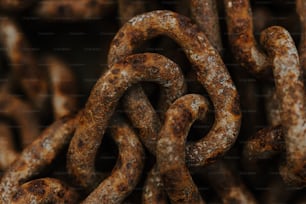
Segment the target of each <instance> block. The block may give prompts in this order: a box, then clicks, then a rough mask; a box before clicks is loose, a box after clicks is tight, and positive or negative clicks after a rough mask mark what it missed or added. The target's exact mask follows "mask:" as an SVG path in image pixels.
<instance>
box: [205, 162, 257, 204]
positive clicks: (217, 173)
mask: <svg viewBox="0 0 306 204" xmlns="http://www.w3.org/2000/svg"><path fill="white" fill-rule="evenodd" d="M205 177H206V179H207V180H208V181H209V182H210V184H211V185H212V186H213V188H214V189H215V191H216V192H217V194H218V195H219V197H220V199H221V200H222V203H225V204H230V203H237V204H239V203H240V204H244V203H248V204H255V203H257V201H256V199H255V198H254V196H253V195H252V193H251V192H250V191H249V190H248V188H247V187H246V185H245V184H244V183H243V181H242V180H241V178H240V177H239V174H238V173H236V172H235V171H234V170H232V169H231V168H230V166H228V165H227V164H226V163H224V162H222V161H219V162H217V163H215V164H212V165H210V166H207V167H206V168H205Z"/></svg>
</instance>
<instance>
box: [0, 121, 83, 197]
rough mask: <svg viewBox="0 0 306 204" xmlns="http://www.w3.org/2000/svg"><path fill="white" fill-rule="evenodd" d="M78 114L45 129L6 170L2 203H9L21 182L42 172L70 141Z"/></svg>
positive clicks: (1, 188) (2, 182)
mask: <svg viewBox="0 0 306 204" xmlns="http://www.w3.org/2000/svg"><path fill="white" fill-rule="evenodd" d="M77 121H78V116H75V117H72V118H67V117H66V118H62V119H60V120H58V121H56V122H54V123H53V124H52V125H51V126H49V127H48V128H47V129H45V130H44V131H43V132H42V134H41V135H40V137H38V138H37V139H36V140H35V141H33V143H31V145H29V146H27V147H26V148H25V149H24V150H23V151H22V153H21V154H20V156H19V157H18V159H17V160H15V162H14V163H13V164H12V165H11V166H10V167H9V168H8V169H7V170H6V172H5V173H4V175H3V177H2V179H1V182H0V194H1V197H0V199H1V200H0V203H9V201H10V200H11V199H12V196H13V195H14V194H15V193H16V192H17V191H18V187H19V185H20V184H22V183H24V182H25V181H27V180H29V179H31V178H32V177H33V176H36V175H37V174H38V173H40V172H41V171H42V170H43V169H44V168H46V166H48V165H50V163H51V162H52V161H53V160H54V158H55V157H56V156H57V155H58V153H59V152H60V151H61V150H62V148H63V147H64V146H65V145H67V143H69V141H70V139H71V137H72V133H73V131H74V130H75V127H76V124H77Z"/></svg>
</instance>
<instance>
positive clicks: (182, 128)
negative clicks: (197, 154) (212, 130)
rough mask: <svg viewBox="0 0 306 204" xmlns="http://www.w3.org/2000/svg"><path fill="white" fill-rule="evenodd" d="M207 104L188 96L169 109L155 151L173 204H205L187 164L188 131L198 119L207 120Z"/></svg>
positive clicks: (190, 95) (199, 97)
mask: <svg viewBox="0 0 306 204" xmlns="http://www.w3.org/2000/svg"><path fill="white" fill-rule="evenodd" d="M207 110H208V102H207V101H206V100H205V98H204V97H202V96H200V95H195V94H188V95H185V96H183V97H181V98H179V99H177V100H176V101H175V102H174V103H173V104H172V105H171V106H170V107H169V109H168V110H167V112H166V116H165V122H164V124H163V127H162V128H161V130H160V132H159V140H158V142H157V149H156V161H157V168H158V170H159V173H160V177H161V178H162V180H163V183H164V188H165V189H166V191H167V194H168V196H169V198H170V200H171V202H172V203H204V201H203V200H202V198H201V195H200V193H199V191H198V189H197V187H196V185H195V184H194V182H193V180H192V178H191V175H190V173H189V171H188V168H187V166H186V162H185V157H186V155H185V143H186V137H187V135H188V131H189V129H190V127H191V125H192V123H193V122H194V121H195V120H196V119H204V117H205V115H206V112H207Z"/></svg>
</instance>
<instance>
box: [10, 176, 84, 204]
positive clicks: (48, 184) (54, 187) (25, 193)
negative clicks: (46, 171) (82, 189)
mask: <svg viewBox="0 0 306 204" xmlns="http://www.w3.org/2000/svg"><path fill="white" fill-rule="evenodd" d="M77 202H78V194H77V193H76V191H75V190H74V189H73V188H71V187H69V186H68V185H66V184H65V183H63V182H62V181H60V180H57V179H54V178H41V179H35V180H32V181H29V182H27V183H24V184H22V185H21V186H20V187H19V188H18V190H17V191H16V193H15V194H14V195H13V197H12V199H11V200H10V203H12V204H24V203H36V204H44V203H45V204H47V203H65V204H75V203H77Z"/></svg>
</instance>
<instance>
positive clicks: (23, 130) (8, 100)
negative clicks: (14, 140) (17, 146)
mask: <svg viewBox="0 0 306 204" xmlns="http://www.w3.org/2000/svg"><path fill="white" fill-rule="evenodd" d="M0 115H2V116H5V117H7V118H10V119H12V120H13V121H15V122H16V123H17V125H18V129H19V132H20V138H21V145H22V147H26V146H27V145H28V144H30V143H31V142H32V141H33V140H34V139H36V137H37V136H38V135H39V134H40V128H39V122H38V117H37V115H36V113H35V112H34V111H33V108H32V107H31V106H30V105H29V104H27V103H26V102H24V101H23V100H21V99H19V98H18V97H17V96H14V95H11V94H8V93H5V92H4V93H1V94H0Z"/></svg>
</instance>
